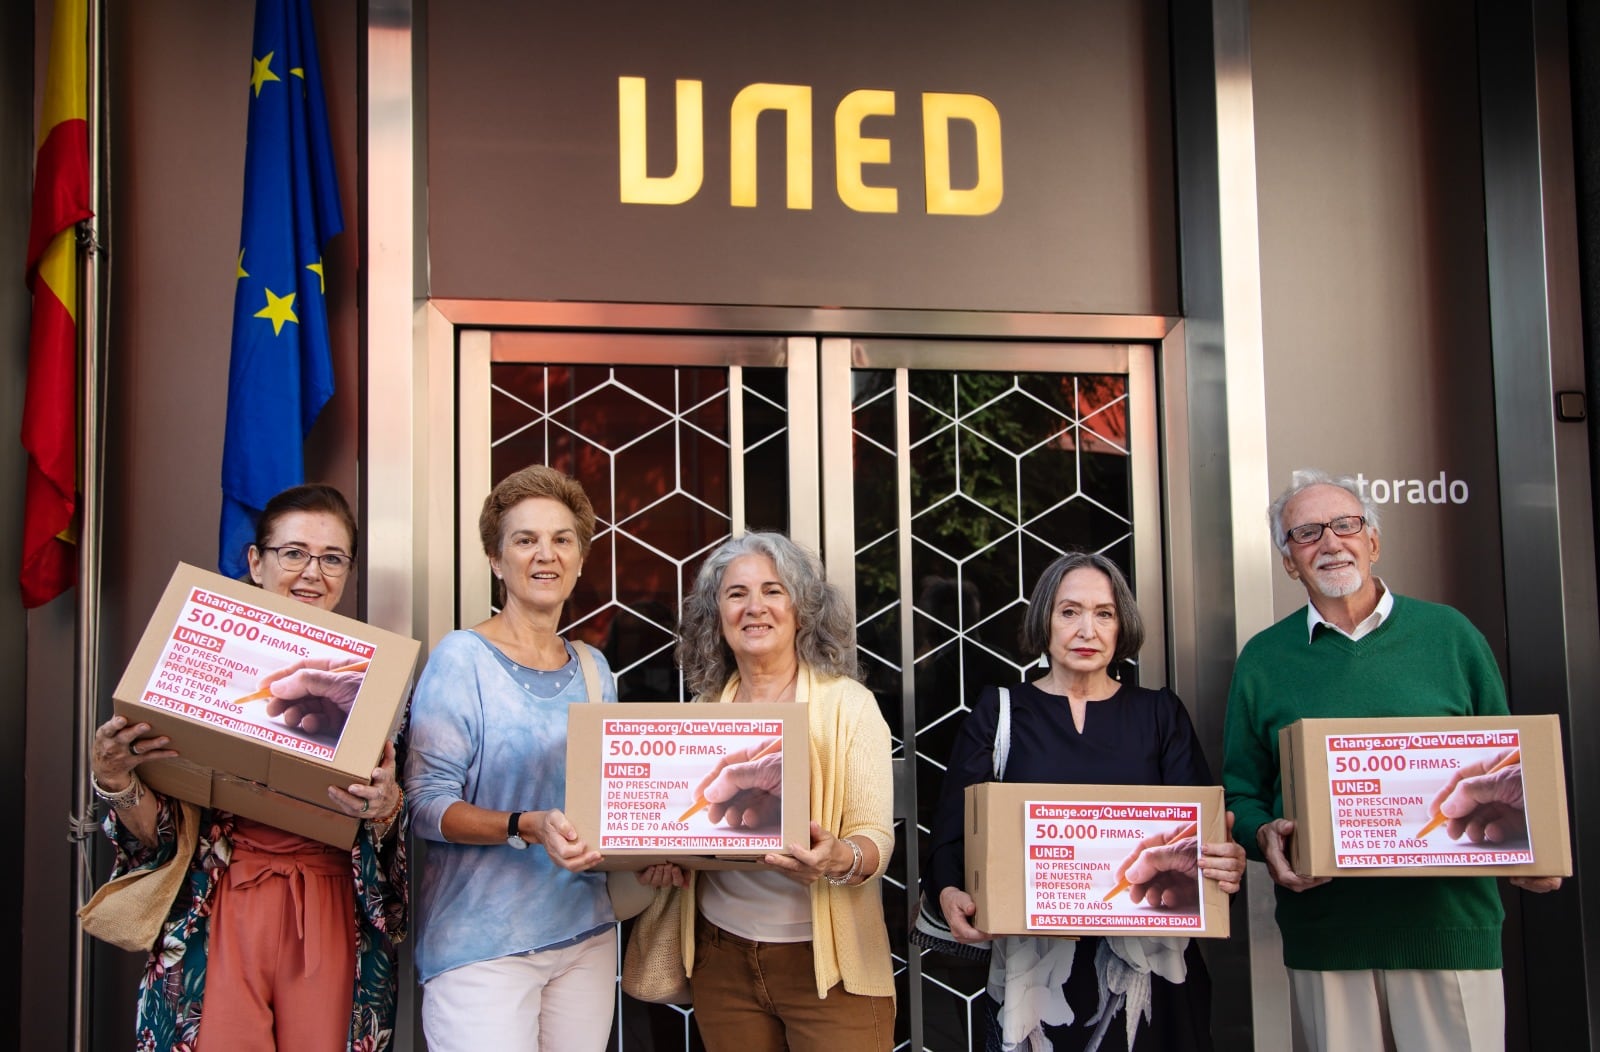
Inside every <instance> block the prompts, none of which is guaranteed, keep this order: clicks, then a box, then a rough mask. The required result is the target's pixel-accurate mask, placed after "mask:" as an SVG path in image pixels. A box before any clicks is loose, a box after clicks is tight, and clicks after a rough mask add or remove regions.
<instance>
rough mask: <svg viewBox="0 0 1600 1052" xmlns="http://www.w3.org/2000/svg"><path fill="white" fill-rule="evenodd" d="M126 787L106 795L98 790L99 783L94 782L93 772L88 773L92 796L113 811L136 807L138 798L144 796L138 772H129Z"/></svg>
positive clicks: (100, 789) (101, 790)
mask: <svg viewBox="0 0 1600 1052" xmlns="http://www.w3.org/2000/svg"><path fill="white" fill-rule="evenodd" d="M128 778H129V779H130V780H129V782H128V787H127V788H126V789H123V790H121V791H120V792H115V793H108V792H106V791H105V790H104V789H102V788H100V783H99V782H97V781H95V777H94V772H93V771H91V772H89V788H90V789H92V790H94V795H95V796H98V797H99V798H100V799H102V800H104V801H105V802H106V803H107V804H109V805H111V807H112V809H113V810H116V811H126V810H129V809H130V808H133V807H137V806H138V804H139V799H140V797H142V796H144V783H143V782H141V781H140V780H139V772H138V771H129V772H128Z"/></svg>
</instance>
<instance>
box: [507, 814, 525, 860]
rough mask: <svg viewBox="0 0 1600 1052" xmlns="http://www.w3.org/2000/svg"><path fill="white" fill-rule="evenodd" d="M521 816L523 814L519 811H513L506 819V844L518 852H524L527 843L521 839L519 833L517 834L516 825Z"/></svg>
mask: <svg viewBox="0 0 1600 1052" xmlns="http://www.w3.org/2000/svg"><path fill="white" fill-rule="evenodd" d="M522 815H523V812H521V811H513V812H511V817H510V818H508V819H506V843H508V844H510V845H511V846H512V847H514V848H516V849H517V850H518V851H524V850H526V849H527V847H528V842H527V841H526V840H524V839H522V834H521V833H519V832H517V823H518V822H520V821H521V820H522Z"/></svg>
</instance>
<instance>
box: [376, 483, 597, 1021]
mask: <svg viewBox="0 0 1600 1052" xmlns="http://www.w3.org/2000/svg"><path fill="white" fill-rule="evenodd" d="M478 527H479V533H480V534H481V536H482V540H483V548H484V552H485V553H486V554H487V555H488V557H489V565H490V566H491V568H492V569H493V570H494V574H495V578H496V580H497V581H498V582H499V584H498V585H497V590H503V593H504V598H503V605H502V607H501V610H500V612H499V613H497V614H495V615H494V616H493V617H491V618H489V620H487V621H484V622H483V623H482V624H479V625H477V626H475V627H474V628H472V629H471V630H470V631H462V632H452V633H450V634H449V635H448V636H446V637H445V638H444V639H443V640H441V641H440V643H439V645H438V647H436V648H435V649H434V651H433V653H432V654H431V655H430V656H429V658H428V666H427V668H426V669H425V670H424V672H423V675H422V679H421V681H420V682H419V683H418V684H417V691H416V696H415V698H414V700H413V702H412V713H411V754H410V757H409V759H408V761H407V764H406V791H407V793H408V795H409V797H410V801H411V811H412V829H413V830H415V832H416V834H417V835H418V836H420V837H422V838H424V839H426V840H429V841H431V842H432V843H430V844H429V845H428V853H427V858H426V861H425V863H424V865H423V870H422V888H421V903H420V905H419V909H418V922H417V975H418V977H419V979H420V980H421V981H422V984H423V986H422V1022H423V1029H424V1031H425V1032H426V1035H427V1039H428V1047H429V1048H431V1049H433V1050H434V1052H448V1050H452V1049H464V1050H467V1049H470V1050H474V1052H476V1050H480V1049H484V1048H496V1049H513V1048H514V1049H528V1050H533V1049H538V1048H540V1047H541V1046H542V1047H545V1048H551V1049H560V1050H562V1052H567V1050H574V1052H582V1050H585V1049H595V1050H599V1049H603V1048H604V1047H605V1044H606V1038H607V1036H608V1035H609V1033H610V1030H611V1017H612V1011H613V1004H614V1001H615V994H614V987H613V983H614V980H615V977H616V945H615V935H614V934H613V930H612V929H613V924H614V917H613V914H612V911H611V900H610V899H609V898H608V896H607V894H606V884H605V877H604V875H603V874H595V873H573V872H569V871H568V870H567V869H565V868H563V867H562V866H558V865H557V864H556V863H555V862H554V861H553V858H552V856H561V857H563V858H564V859H566V860H568V861H569V862H570V861H571V859H573V858H578V859H581V858H583V857H584V856H586V855H588V854H589V851H588V848H587V847H586V846H585V845H584V844H583V843H582V842H580V841H578V840H577V836H576V833H575V832H574V831H573V829H572V827H571V825H570V824H569V823H568V822H567V820H566V817H565V816H564V815H563V814H562V812H561V808H562V807H563V806H565V792H566V774H567V772H566V737H567V704H568V703H569V702H580V701H584V700H585V699H586V697H587V689H586V688H587V684H586V682H585V679H584V672H583V664H582V662H581V661H580V659H579V657H578V653H577V651H575V650H574V649H573V647H572V645H571V644H569V643H567V642H566V640H564V639H562V638H561V637H560V636H559V635H557V633H556V629H557V628H558V627H559V625H560V618H561V611H562V607H563V606H564V605H565V603H566V601H567V598H568V597H569V596H570V595H571V594H572V589H573V586H574V585H575V584H576V582H577V579H578V575H579V574H580V573H581V572H582V570H583V560H584V557H585V556H586V555H588V552H589V544H590V541H591V540H592V539H593V536H594V529H595V514H594V508H593V506H592V505H591V504H590V502H589V498H588V497H587V496H586V495H585V494H584V491H583V487H582V486H581V485H579V484H578V483H577V482H576V481H575V480H573V479H571V478H568V477H567V476H566V475H563V474H562V473H561V472H559V471H555V470H553V469H551V468H547V467H543V466H534V467H528V468H524V469H522V470H521V471H518V472H516V473H514V474H512V475H510V476H508V477H507V478H506V479H505V480H503V481H502V482H501V483H500V484H499V485H498V486H496V487H495V489H494V492H492V493H491V494H490V495H489V497H488V499H487V500H486V501H484V505H483V513H482V515H481V516H480V518H479V521H478ZM590 653H593V654H594V657H595V671H596V674H597V675H598V677H599V679H600V684H599V686H600V692H601V695H602V696H603V698H604V700H606V701H615V700H616V698H617V691H616V684H615V682H614V681H613V679H612V676H611V670H610V669H609V668H608V667H607V666H606V664H605V660H604V658H601V657H600V655H599V654H598V653H595V652H593V651H591V652H590ZM530 843H532V844H543V845H544V847H543V848H539V847H535V848H534V849H533V850H531V851H530V850H526V848H527V847H528V845H529V844H530Z"/></svg>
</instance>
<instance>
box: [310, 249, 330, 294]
mask: <svg viewBox="0 0 1600 1052" xmlns="http://www.w3.org/2000/svg"><path fill="white" fill-rule="evenodd" d="M306 269H307V270H309V271H311V273H313V274H315V275H316V276H317V291H318V292H320V293H322V294H323V295H324V296H326V295H327V294H328V279H327V277H326V276H325V275H324V274H323V273H322V259H321V257H318V259H317V261H316V262H315V263H307V264H306Z"/></svg>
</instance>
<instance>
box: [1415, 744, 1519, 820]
mask: <svg viewBox="0 0 1600 1052" xmlns="http://www.w3.org/2000/svg"><path fill="white" fill-rule="evenodd" d="M1428 813H1429V814H1431V815H1433V818H1432V819H1431V820H1430V821H1429V822H1428V824H1427V825H1425V826H1423V827H1422V829H1421V830H1420V831H1419V832H1418V833H1417V839H1419V840H1420V839H1421V838H1423V837H1425V836H1427V835H1428V834H1429V833H1431V832H1433V831H1434V830H1435V829H1437V828H1439V826H1441V825H1442V826H1444V827H1445V835H1447V836H1448V837H1449V838H1450V839H1451V840H1460V839H1461V837H1462V834H1465V835H1466V837H1467V839H1468V840H1470V841H1472V842H1473V843H1474V844H1504V843H1506V842H1507V841H1512V840H1524V839H1526V838H1527V835H1528V816H1527V813H1526V812H1525V811H1524V810H1523V800H1522V753H1521V752H1520V751H1519V750H1517V749H1509V750H1507V751H1506V752H1503V753H1500V754H1499V755H1497V756H1493V757H1488V758H1485V759H1482V760H1479V761H1478V762H1476V763H1469V764H1467V765H1466V766H1465V767H1462V768H1460V769H1459V770H1457V771H1456V772H1455V773H1454V774H1452V775H1451V776H1450V779H1449V780H1448V781H1447V782H1445V784H1444V787H1443V788H1442V789H1440V790H1439V792H1438V793H1437V794H1435V795H1434V798H1433V800H1432V801H1430V802H1429V804H1428Z"/></svg>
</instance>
